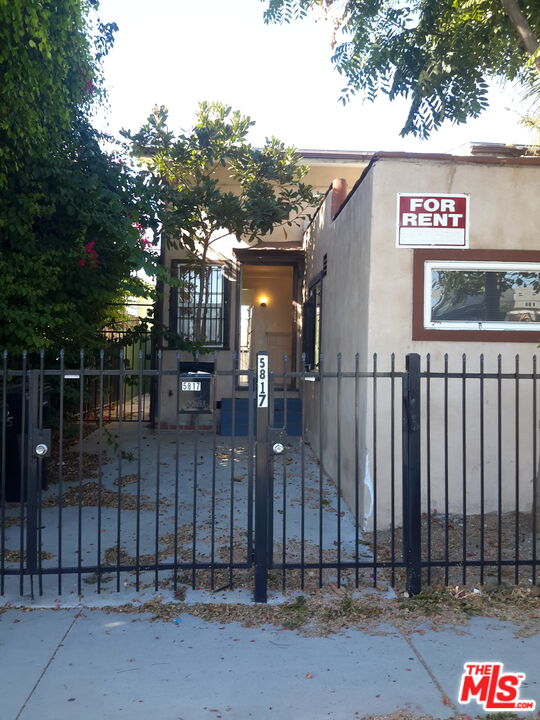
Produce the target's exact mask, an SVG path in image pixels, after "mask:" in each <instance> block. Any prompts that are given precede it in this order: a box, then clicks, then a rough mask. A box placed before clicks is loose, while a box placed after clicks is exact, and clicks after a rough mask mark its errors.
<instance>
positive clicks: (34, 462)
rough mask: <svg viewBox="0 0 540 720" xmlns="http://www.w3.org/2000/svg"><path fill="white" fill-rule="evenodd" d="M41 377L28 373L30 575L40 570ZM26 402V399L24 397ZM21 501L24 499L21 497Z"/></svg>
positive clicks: (27, 476) (27, 541) (28, 527)
mask: <svg viewBox="0 0 540 720" xmlns="http://www.w3.org/2000/svg"><path fill="white" fill-rule="evenodd" d="M38 382H39V377H38V371H37V370H30V371H29V373H28V409H27V412H28V415H27V418H28V432H27V435H26V440H27V448H26V568H27V571H28V573H29V574H30V575H34V574H36V573H37V571H38V494H39V490H38V483H39V477H38V459H37V456H36V453H35V445H36V431H37V430H38V428H39V386H38ZM23 402H24V399H23ZM21 502H24V499H23V498H21Z"/></svg>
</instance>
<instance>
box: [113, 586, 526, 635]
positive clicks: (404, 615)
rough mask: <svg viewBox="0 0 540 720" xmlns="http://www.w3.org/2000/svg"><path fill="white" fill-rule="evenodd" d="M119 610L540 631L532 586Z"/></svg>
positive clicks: (311, 623) (328, 627) (165, 615)
mask: <svg viewBox="0 0 540 720" xmlns="http://www.w3.org/2000/svg"><path fill="white" fill-rule="evenodd" d="M108 609H109V610H111V611H115V612H126V613H141V612H143V613H150V614H151V616H152V619H153V620H173V619H174V618H177V617H178V616H180V615H182V614H183V613H187V614H189V615H192V616H194V617H198V618H201V619H203V620H206V621H208V622H221V623H223V622H239V623H241V624H242V625H244V626H245V627H257V626H260V625H266V624H270V625H275V626H277V627H281V628H283V629H289V630H297V631H298V632H300V633H301V634H303V635H318V636H326V635H331V634H335V633H339V632H342V631H345V630H348V629H355V628H356V629H359V630H364V631H368V632H369V631H370V632H376V633H378V632H381V624H383V623H384V624H390V625H392V626H393V627H394V628H396V629H398V630H400V631H401V632H413V631H414V632H425V630H426V628H429V629H432V630H437V629H442V628H445V627H448V626H449V625H451V626H454V627H456V626H460V625H461V626H465V625H466V624H467V623H468V621H469V619H470V618H471V617H472V616H475V615H477V616H483V617H490V618H494V619H498V620H505V621H510V622H514V623H516V624H518V625H519V627H520V630H519V634H520V635H523V636H526V635H534V634H536V633H538V632H540V600H539V597H538V594H536V593H535V592H533V591H532V590H531V589H528V588H507V589H500V590H494V591H487V590H486V591H481V592H480V593H474V592H472V591H467V590H464V589H459V588H456V589H454V590H451V589H445V588H441V589H431V590H426V591H423V592H422V593H421V594H420V595H418V596H416V597H415V598H388V597H385V596H383V595H381V594H379V593H373V594H371V593H370V594H363V595H361V596H356V595H353V594H350V593H347V592H344V593H343V594H342V595H340V594H339V593H338V594H335V595H334V596H332V597H329V596H328V595H327V594H324V593H316V594H313V595H310V596H304V595H300V596H297V597H295V598H293V599H291V600H289V601H288V602H285V603H283V604H281V605H223V604H217V603H216V604H212V603H210V604H203V603H200V604H194V605H191V604H186V603H183V602H163V600H162V598H161V597H160V596H159V595H158V596H157V597H156V598H155V599H153V600H151V601H149V602H147V603H144V604H142V605H140V606H137V607H135V606H134V605H124V606H122V607H120V608H108Z"/></svg>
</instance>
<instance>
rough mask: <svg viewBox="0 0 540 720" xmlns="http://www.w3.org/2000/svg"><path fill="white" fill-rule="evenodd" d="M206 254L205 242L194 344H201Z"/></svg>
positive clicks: (205, 294) (202, 340) (205, 287)
mask: <svg viewBox="0 0 540 720" xmlns="http://www.w3.org/2000/svg"><path fill="white" fill-rule="evenodd" d="M207 254H208V244H207V243H206V242H205V244H204V247H203V251H202V255H201V260H200V262H201V265H200V274H199V294H198V298H197V307H196V308H195V342H199V343H203V342H204V340H205V338H204V332H203V329H204V323H203V306H204V304H205V300H206V297H207V285H208V278H207V277H206V257H207Z"/></svg>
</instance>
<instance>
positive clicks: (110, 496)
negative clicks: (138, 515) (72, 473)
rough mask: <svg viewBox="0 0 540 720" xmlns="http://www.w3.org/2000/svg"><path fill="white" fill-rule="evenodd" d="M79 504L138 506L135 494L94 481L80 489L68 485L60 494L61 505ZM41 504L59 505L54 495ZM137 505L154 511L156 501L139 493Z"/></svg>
mask: <svg viewBox="0 0 540 720" xmlns="http://www.w3.org/2000/svg"><path fill="white" fill-rule="evenodd" d="M79 504H80V505H81V506H82V507H98V506H100V507H106V508H118V506H119V505H120V508H121V509H122V510H137V507H138V505H137V496H136V495H131V494H130V493H118V492H116V491H113V490H108V489H107V488H105V487H103V485H101V486H100V485H99V483H97V482H94V481H90V482H86V483H83V485H81V487H80V489H79V486H78V485H76V486H73V487H70V488H68V489H67V490H66V491H65V492H64V493H63V494H62V507H78V506H79ZM41 505H42V507H44V508H50V507H57V506H58V505H59V501H58V497H57V496H54V495H53V496H51V497H48V498H46V499H45V500H43V502H42V504H41ZM168 505H169V503H167V502H166V501H165V500H162V501H161V502H160V506H163V507H166V506H168ZM139 507H140V509H141V510H146V511H153V512H155V510H156V503H155V502H153V501H152V500H150V498H149V497H147V496H146V495H141V497H140V506H139Z"/></svg>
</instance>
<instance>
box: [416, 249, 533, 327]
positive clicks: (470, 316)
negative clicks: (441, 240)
mask: <svg viewBox="0 0 540 720" xmlns="http://www.w3.org/2000/svg"><path fill="white" fill-rule="evenodd" d="M424 272H425V275H424V327H425V328H426V329H434V330H436V329H444V330H509V331H516V330H519V331H524V330H525V331H527V330H530V331H535V332H538V330H539V329H540V263H498V262H460V261H455V262H453V261H452V262H450V261H449V262H441V261H438V262H435V261H433V262H429V261H428V262H426V263H425V265H424Z"/></svg>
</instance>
